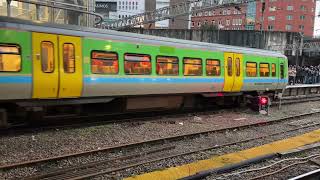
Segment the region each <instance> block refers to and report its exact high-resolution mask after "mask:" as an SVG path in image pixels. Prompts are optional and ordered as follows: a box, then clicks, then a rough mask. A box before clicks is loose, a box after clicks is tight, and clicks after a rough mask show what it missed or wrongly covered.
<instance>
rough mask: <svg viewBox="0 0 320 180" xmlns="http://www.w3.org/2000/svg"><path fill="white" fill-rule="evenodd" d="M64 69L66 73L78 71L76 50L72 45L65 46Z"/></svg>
mask: <svg viewBox="0 0 320 180" xmlns="http://www.w3.org/2000/svg"><path fill="white" fill-rule="evenodd" d="M63 69H64V72H66V73H74V72H75V71H76V60H75V49H74V45H73V44H71V43H65V44H63Z"/></svg>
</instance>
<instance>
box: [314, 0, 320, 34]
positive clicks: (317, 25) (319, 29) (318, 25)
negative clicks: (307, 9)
mask: <svg viewBox="0 0 320 180" xmlns="http://www.w3.org/2000/svg"><path fill="white" fill-rule="evenodd" d="M319 11H320V1H317V7H316V19H315V21H314V35H315V36H320V18H319V17H318V15H319Z"/></svg>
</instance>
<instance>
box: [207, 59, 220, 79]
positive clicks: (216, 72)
mask: <svg viewBox="0 0 320 180" xmlns="http://www.w3.org/2000/svg"><path fill="white" fill-rule="evenodd" d="M206 69H207V76H220V61H219V60H212V59H207V66H206Z"/></svg>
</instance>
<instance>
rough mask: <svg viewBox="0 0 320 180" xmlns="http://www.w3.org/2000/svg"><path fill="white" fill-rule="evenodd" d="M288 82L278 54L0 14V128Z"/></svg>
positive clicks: (222, 99)
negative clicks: (16, 121) (20, 121)
mask: <svg viewBox="0 0 320 180" xmlns="http://www.w3.org/2000/svg"><path fill="white" fill-rule="evenodd" d="M287 83H288V60H287V57H286V56H285V55H283V54H281V53H278V52H273V51H267V50H261V49H255V48H245V47H237V46H230V45H222V44H215V43H204V42H195V41H188V40H180V39H173V38H165V37H155V36H150V35H142V34H134V33H128V32H120V31H113V30H105V29H97V28H90V27H80V26H75V25H61V24H60V25H57V24H50V23H38V22H31V21H26V20H21V19H16V18H10V17H0V122H1V123H0V124H1V125H0V126H6V125H8V121H9V120H10V119H19V118H22V117H23V118H22V119H28V118H27V117H31V118H35V117H43V116H46V115H50V114H64V113H95V112H98V111H99V112H126V111H135V110H137V111H139V110H145V109H180V108H190V107H201V106H203V104H205V103H208V102H210V103H220V104H224V103H241V102H244V101H248V99H250V98H248V97H257V96H259V95H262V94H263V95H267V96H269V97H272V98H274V97H276V96H278V95H279V94H280V93H281V92H282V90H283V89H284V88H285V86H286V84H287ZM12 117H14V118H12ZM29 119H30V118H29Z"/></svg>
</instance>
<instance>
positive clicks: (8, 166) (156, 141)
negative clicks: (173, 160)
mask: <svg viewBox="0 0 320 180" xmlns="http://www.w3.org/2000/svg"><path fill="white" fill-rule="evenodd" d="M317 113H320V112H311V113H305V114H300V115H295V116H290V117H284V118H280V119H277V120H272V121H268V122H259V123H252V124H247V125H242V126H237V127H229V128H222V129H217V130H211V131H203V132H198V133H191V134H185V135H179V136H172V137H167V138H158V139H153V140H149V141H142V142H137V143H129V144H124V145H118V146H112V147H105V148H102V149H97V150H91V151H83V152H80V153H71V154H65V155H61V156H55V157H50V158H44V159H38V160H31V161H26V162H19V163H12V164H5V165H2V166H0V169H3V170H4V169H11V168H18V167H25V166H30V165H36V164H39V163H46V162H51V161H57V160H61V159H65V158H71V157H79V156H84V155H88V154H94V153H98V152H115V151H119V150H121V149H124V148H129V149H130V148H135V147H139V146H140V147H141V146H143V145H150V144H163V143H166V142H168V141H174V140H176V141H177V140H180V139H183V138H188V137H189V138H190V137H194V138H196V137H197V136H201V135H205V134H210V133H219V132H223V131H227V130H234V129H240V128H250V127H252V126H257V125H271V124H273V123H277V122H278V123H279V122H282V121H285V120H288V119H294V118H300V117H305V116H310V115H314V114H317ZM228 145H230V144H228Z"/></svg>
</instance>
